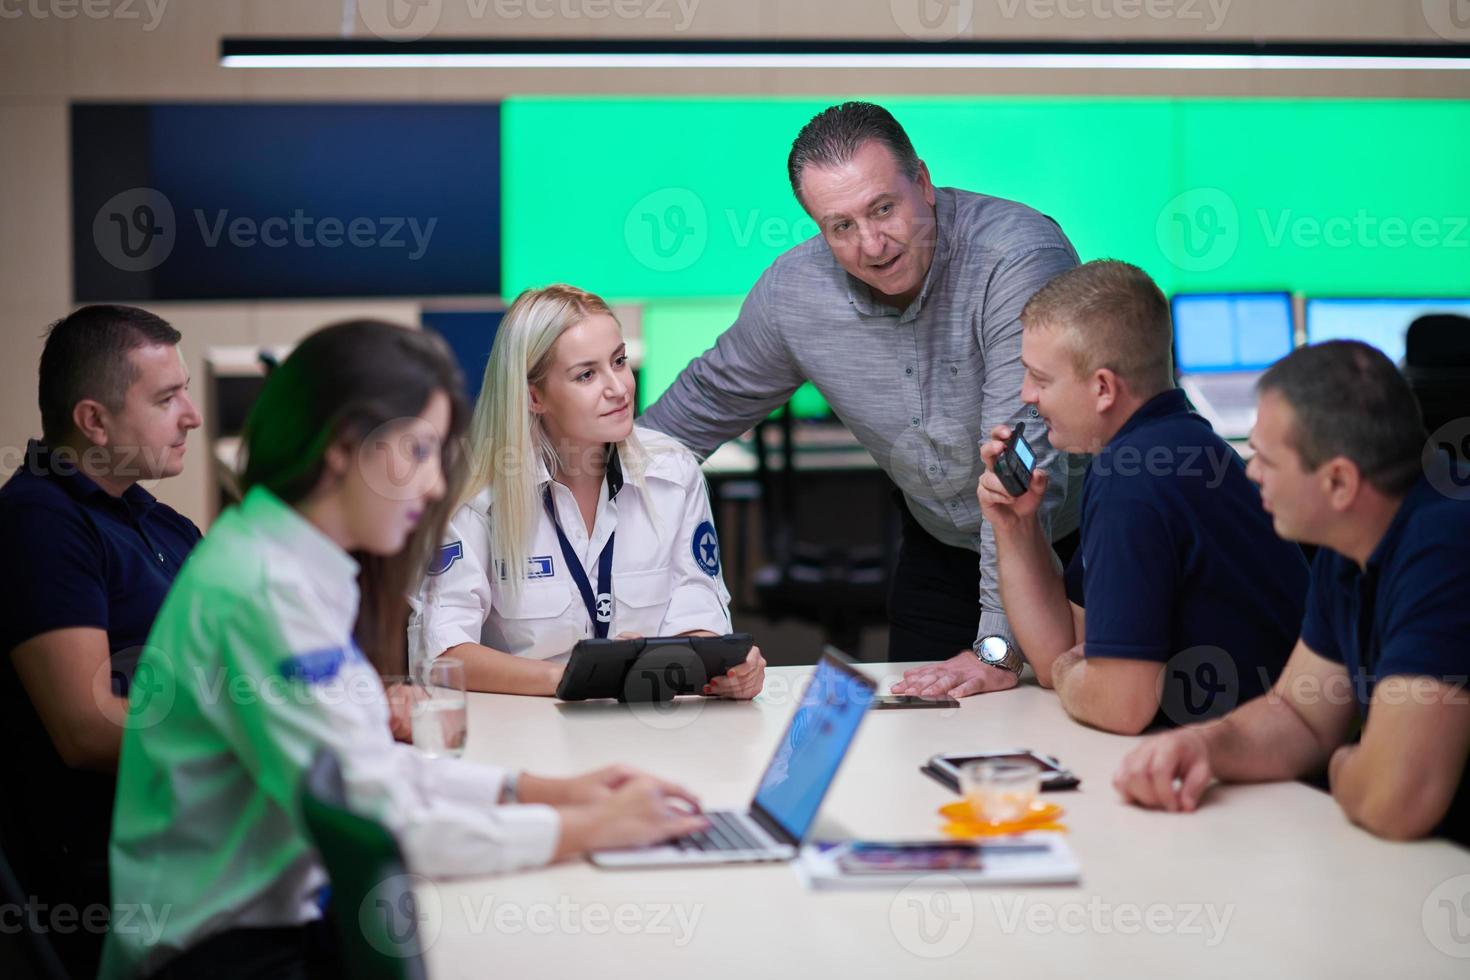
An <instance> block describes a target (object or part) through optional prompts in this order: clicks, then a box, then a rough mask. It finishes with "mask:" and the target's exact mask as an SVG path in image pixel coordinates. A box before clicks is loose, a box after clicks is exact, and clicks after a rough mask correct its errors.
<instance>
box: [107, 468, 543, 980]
mask: <svg viewBox="0 0 1470 980" xmlns="http://www.w3.org/2000/svg"><path fill="white" fill-rule="evenodd" d="M357 574H358V565H357V562H355V561H354V560H353V559H352V558H351V557H350V556H349V555H348V554H346V553H345V552H344V551H343V550H342V549H341V548H340V547H338V546H337V545H336V544H335V543H334V542H332V541H331V540H330V539H329V538H327V537H326V535H324V534H323V533H322V532H321V531H319V530H318V529H317V528H316V527H314V526H313V525H312V524H310V523H309V522H308V521H306V520H305V519H304V518H303V517H302V516H301V515H300V514H298V513H297V512H296V511H295V510H294V509H292V508H291V507H289V506H287V505H286V504H284V503H282V502H281V500H280V499H279V498H277V497H276V496H274V495H273V494H272V493H270V492H269V491H268V490H265V489H264V488H260V487H257V488H255V489H254V490H252V491H251V492H250V493H249V495H248V496H247V497H246V498H245V501H244V503H243V504H242V505H241V506H239V507H237V508H232V509H231V510H230V511H228V512H226V513H225V514H224V515H223V516H222V517H221V518H220V519H219V521H218V522H216V524H215V525H214V528H213V529H212V530H211V531H210V533H209V535H208V536H207V537H206V538H205V539H204V541H203V543H202V544H200V545H199V547H198V548H197V549H196V550H195V551H194V553H193V555H192V556H191V557H190V558H189V560H188V562H187V563H186V564H185V565H184V568H183V570H182V571H181V572H180V574H179V577H178V580H177V581H176V582H175V584H174V586H173V589H172V590H171V591H170V592H169V594H168V597H167V599H165V600H164V604H163V607H162V608H161V609H160V610H159V613H158V618H157V620H156V622H155V624H154V627H153V632H152V633H151V634H150V635H149V639H148V646H147V648H146V649H145V651H144V653H143V655H142V657H141V658H140V661H139V664H138V672H137V674H136V675H135V677H136V679H135V681H134V685H133V689H132V695H131V700H130V705H129V715H128V723H127V729H126V731H125V732H124V735H123V744H122V756H121V760H120V763H119V768H118V792H117V803H116V809H115V814H114V817H113V826H112V843H111V853H110V859H111V873H112V897H113V903H114V906H115V907H117V908H119V909H123V910H124V911H127V910H131V912H132V914H130V915H129V916H128V922H127V923H126V926H127V927H126V928H124V923H122V922H117V923H116V927H115V928H114V929H113V930H112V931H110V932H109V934H108V936H107V944H106V948H105V952H104V955H103V965H102V971H101V976H103V977H128V976H134V975H137V974H140V973H148V972H151V971H153V970H156V969H158V968H159V967H161V966H162V965H163V964H165V963H166V962H167V961H168V960H170V959H172V958H173V957H174V956H176V955H177V954H178V953H179V952H181V951H183V950H185V949H188V948H190V947H191V946H194V945H196V944H197V943H199V942H200V941H201V940H202V939H204V938H206V937H208V936H210V935H213V934H215V933H219V932H222V931H224V930H227V929H235V928H242V927H268V926H290V925H297V924H301V923H305V922H308V921H310V920H313V919H317V918H319V917H320V916H321V914H322V913H321V907H320V901H319V899H320V893H321V891H322V888H323V886H324V885H325V884H326V881H327V879H326V874H325V873H324V871H323V869H322V867H321V865H320V863H319V861H318V859H317V857H316V855H315V852H314V851H313V850H312V847H311V845H310V843H309V841H308V838H307V835H306V832H305V828H304V826H303V824H302V820H301V815H300V812H299V809H298V806H297V802H296V801H297V797H298V793H299V786H300V783H301V778H302V775H303V773H304V772H305V770H306V768H307V766H308V765H309V764H310V761H311V759H312V757H313V755H314V754H315V752H316V750H317V749H318V748H319V747H320V746H324V745H325V746H327V747H329V748H331V749H332V750H333V751H334V752H335V753H336V754H337V755H338V757H339V758H340V759H341V761H342V766H343V775H344V777H345V781H346V787H347V794H348V797H349V800H350V801H351V804H352V805H353V807H354V809H356V810H358V811H360V812H363V813H366V814H369V815H371V816H373V817H375V818H376V819H378V820H380V821H381V822H383V823H384V824H385V825H386V826H387V827H389V828H390V829H391V830H392V831H393V832H394V834H395V835H396V836H397V838H398V841H399V844H400V845H401V846H402V848H403V851H404V855H405V857H406V859H407V861H408V865H409V867H410V869H411V870H413V871H415V872H417V873H420V874H425V875H443V876H448V875H456V874H458V875H467V874H485V873H491V872H500V871H508V870H511V869H515V868H521V867H527V866H531V865H539V864H544V863H546V862H547V861H549V860H550V859H551V857H552V854H553V852H554V851H555V847H556V841H557V837H558V835H559V833H560V821H559V818H558V817H557V814H556V812H555V811H554V810H553V809H551V808H550V807H546V806H507V807H502V806H497V805H496V803H497V801H498V799H499V797H500V792H501V786H502V783H503V781H504V779H505V777H506V775H507V774H506V772H504V771H503V770H500V769H495V768H491V767H486V766H479V765H475V764H472V763H468V762H463V761H460V760H456V759H447V758H439V759H431V758H428V757H425V756H423V755H421V754H419V753H417V752H416V751H415V750H414V749H413V748H412V747H410V746H407V745H403V744H400V743H397V742H395V741H394V740H393V738H392V736H391V735H390V733H389V727H388V702H387V698H386V696H385V694H384V691H383V685H382V682H381V680H380V679H379V677H378V674H377V672H376V670H375V669H374V668H373V667H372V665H371V664H370V663H369V662H368V661H367V660H366V659H365V658H364V656H363V654H362V653H361V651H359V650H358V648H357V646H356V644H355V643H354V642H353V639H352V632H353V624H354V621H355V620H356V616H357V609H358V589H357ZM118 918H119V919H121V918H122V916H121V915H119V916H118Z"/></svg>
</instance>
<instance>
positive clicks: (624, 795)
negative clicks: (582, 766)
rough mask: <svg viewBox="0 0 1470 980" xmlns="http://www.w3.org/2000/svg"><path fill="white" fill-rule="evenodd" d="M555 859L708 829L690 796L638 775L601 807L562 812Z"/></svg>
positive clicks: (641, 845) (667, 838)
mask: <svg viewBox="0 0 1470 980" xmlns="http://www.w3.org/2000/svg"><path fill="white" fill-rule="evenodd" d="M560 813H561V820H562V830H561V839H560V840H559V841H558V842H557V849H556V854H557V857H567V856H569V855H572V854H579V853H582V852H584V851H603V850H612V849H616V848H624V847H646V846H648V845H650V844H657V843H659V842H661V841H666V840H672V839H673V838H675V837H684V836H686V835H688V834H692V833H695V832H696V831H700V830H703V829H705V828H706V827H707V826H709V821H707V820H706V819H705V818H704V817H703V816H702V815H701V814H700V812H699V801H698V800H697V799H695V797H694V796H693V794H691V793H690V792H689V791H688V790H685V789H683V788H682V787H679V786H676V785H674V784H673V783H666V782H664V781H663V780H661V779H655V778H654V777H653V776H648V775H645V774H643V773H637V774H636V775H634V776H633V777H632V778H630V779H629V780H628V781H627V782H625V783H623V784H622V785H620V786H619V787H618V788H617V789H616V790H615V791H613V793H612V795H611V796H609V797H608V798H607V799H605V800H603V801H602V802H601V803H594V804H591V805H584V806H570V807H565V808H561V810H560Z"/></svg>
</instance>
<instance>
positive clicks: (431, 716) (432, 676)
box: [413, 657, 469, 758]
mask: <svg viewBox="0 0 1470 980" xmlns="http://www.w3.org/2000/svg"><path fill="white" fill-rule="evenodd" d="M421 680H422V682H423V688H422V692H421V696H420V697H419V699H418V700H416V701H415V702H414V705H413V744H414V747H415V748H417V749H418V750H419V751H420V752H422V753H424V754H425V755H428V756H446V755H447V756H454V757H456V758H458V757H459V756H461V755H463V754H464V743H465V737H466V735H467V734H468V732H469V719H468V715H467V712H466V710H465V695H464V663H463V661H461V660H458V659H457V658H455V657H436V658H435V659H434V660H432V661H430V663H429V664H428V666H427V667H425V668H424V669H423V676H422V678H421Z"/></svg>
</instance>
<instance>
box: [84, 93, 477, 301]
mask: <svg viewBox="0 0 1470 980" xmlns="http://www.w3.org/2000/svg"><path fill="white" fill-rule="evenodd" d="M72 177H73V180H72V209H73V268H74V273H75V283H76V298H77V299H78V300H79V301H86V300H105V301H113V300H175V299H176V300H195V299H275V298H291V297H315V296H463V295H484V296H494V295H496V294H498V293H499V292H500V109H499V106H497V105H495V104H493V103H432V104H422V103H304V102H303V103H297V102H293V103H244V104H242V103H218V102H209V103H155V104H147V103H112V104H92V103H87V104H77V105H74V106H73V107H72Z"/></svg>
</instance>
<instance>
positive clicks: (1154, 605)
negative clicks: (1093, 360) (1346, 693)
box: [1066, 388, 1308, 725]
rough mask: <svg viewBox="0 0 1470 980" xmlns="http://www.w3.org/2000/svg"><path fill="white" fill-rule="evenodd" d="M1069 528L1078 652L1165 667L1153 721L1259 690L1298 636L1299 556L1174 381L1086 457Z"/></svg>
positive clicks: (1211, 713) (1219, 708) (1228, 705)
mask: <svg viewBox="0 0 1470 980" xmlns="http://www.w3.org/2000/svg"><path fill="white" fill-rule="evenodd" d="M1081 533H1082V543H1081V547H1080V548H1078V550H1077V553H1076V554H1075V555H1074V556H1073V558H1072V563H1071V564H1070V565H1069V566H1068V568H1067V572H1066V585H1067V597H1068V598H1069V599H1071V600H1072V601H1073V602H1075V603H1076V604H1077V605H1079V606H1082V607H1083V608H1084V609H1086V611H1087V618H1086V632H1087V635H1086V637H1085V641H1086V647H1085V650H1086V655H1087V657H1088V658H1098V657H1115V658H1119V659H1126V660H1150V661H1157V662H1159V663H1163V664H1166V665H1167V666H1166V668H1165V671H1164V686H1163V690H1162V691H1161V693H1160V699H1159V709H1160V710H1159V715H1158V717H1157V718H1156V719H1155V722H1156V723H1157V724H1164V725H1177V724H1185V723H1187V722H1193V721H1201V720H1204V719H1206V718H1212V717H1215V716H1217V715H1220V714H1223V713H1225V712H1226V711H1229V710H1231V709H1232V708H1234V707H1236V706H1237V705H1239V704H1243V703H1244V702H1245V701H1248V700H1249V699H1251V698H1253V697H1256V696H1257V695H1259V694H1261V693H1263V692H1264V691H1266V690H1268V689H1269V688H1270V686H1271V684H1272V683H1273V682H1274V681H1275V679H1276V677H1277V676H1278V675H1279V674H1280V673H1281V669H1282V667H1283V666H1285V664H1286V660H1287V657H1288V656H1289V655H1290V653H1291V650H1292V648H1293V647H1294V646H1295V645H1296V639H1297V633H1298V630H1299V628H1300V626H1301V621H1302V609H1303V604H1304V602H1305V597H1306V592H1307V583H1308V572H1307V563H1306V559H1305V558H1304V557H1303V556H1302V552H1301V549H1300V548H1299V547H1298V546H1297V545H1295V544H1292V543H1290V542H1287V541H1283V540H1282V539H1281V538H1279V537H1277V536H1276V533H1275V531H1274V530H1273V528H1272V526H1271V519H1270V516H1269V515H1268V514H1267V513H1266V512H1265V510H1264V509H1263V508H1262V507H1261V495H1260V492H1259V491H1258V490H1257V489H1256V487H1255V485H1254V484H1253V483H1251V482H1250V480H1248V479H1246V475H1245V464H1244V463H1242V462H1241V459H1240V456H1239V455H1238V454H1237V453H1236V452H1235V450H1233V449H1231V448H1230V446H1229V444H1227V443H1226V442H1225V441H1224V440H1223V439H1221V438H1220V437H1219V436H1218V435H1216V434H1215V432H1214V430H1213V429H1211V428H1210V424H1209V423H1208V422H1206V421H1205V420H1204V419H1203V418H1201V417H1200V416H1198V415H1196V414H1194V413H1193V412H1191V411H1190V409H1189V405H1188V403H1187V402H1186V401H1185V397H1184V392H1183V391H1181V390H1179V389H1177V388H1176V389H1173V390H1171V391H1166V392H1164V393H1163V394H1160V395H1157V396H1155V397H1154V398H1152V399H1150V400H1149V401H1148V402H1147V403H1145V404H1144V405H1143V406H1141V407H1140V408H1139V409H1138V411H1136V412H1135V413H1134V414H1133V416H1132V417H1131V418H1129V420H1128V421H1127V422H1126V423H1124V425H1123V427H1122V428H1121V429H1119V430H1118V432H1117V434H1116V435H1114V436H1113V438H1112V439H1111V440H1110V441H1109V442H1108V444H1107V446H1105V447H1104V448H1103V450H1102V452H1100V453H1098V454H1097V455H1096V456H1094V457H1093V459H1092V462H1091V464H1090V465H1089V466H1088V470H1087V474H1086V477H1085V479H1084V481H1083V485H1082V526H1081Z"/></svg>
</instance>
